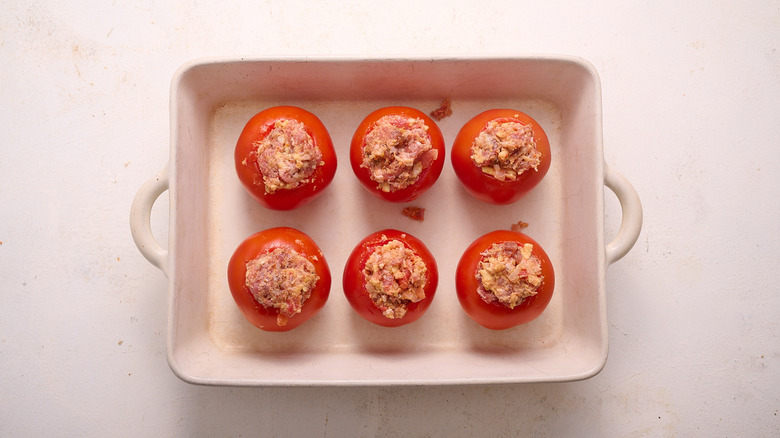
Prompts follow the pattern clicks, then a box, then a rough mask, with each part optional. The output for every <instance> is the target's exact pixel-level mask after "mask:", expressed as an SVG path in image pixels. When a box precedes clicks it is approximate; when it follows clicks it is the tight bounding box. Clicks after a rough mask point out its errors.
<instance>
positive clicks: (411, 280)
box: [363, 240, 428, 319]
mask: <svg viewBox="0 0 780 438" xmlns="http://www.w3.org/2000/svg"><path fill="white" fill-rule="evenodd" d="M427 272H428V268H427V267H426V266H425V262H424V261H423V259H422V258H421V257H420V256H419V255H417V253H415V252H414V251H413V250H411V249H409V248H407V247H406V246H404V244H403V243H401V241H400V240H391V241H390V242H388V243H386V244H384V245H382V246H380V247H378V248H376V249H375V250H374V252H373V253H371V255H370V256H369V257H368V260H367V261H366V267H365V268H364V269H363V277H364V278H365V280H366V290H367V291H368V295H369V297H371V301H373V302H374V305H376V307H378V308H379V310H381V311H382V313H383V314H384V315H385V316H386V317H387V318H390V319H396V318H403V317H404V315H406V311H407V307H408V305H409V304H411V303H416V302H418V301H420V300H423V299H424V298H425V290H424V289H425V285H426V283H427V280H428V276H427Z"/></svg>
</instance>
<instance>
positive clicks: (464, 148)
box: [452, 109, 551, 204]
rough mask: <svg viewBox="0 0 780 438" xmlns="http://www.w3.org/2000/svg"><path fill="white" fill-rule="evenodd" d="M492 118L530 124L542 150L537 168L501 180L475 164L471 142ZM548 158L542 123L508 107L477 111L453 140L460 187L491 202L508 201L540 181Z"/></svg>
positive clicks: (549, 158)
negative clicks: (461, 185) (472, 158)
mask: <svg viewBox="0 0 780 438" xmlns="http://www.w3.org/2000/svg"><path fill="white" fill-rule="evenodd" d="M492 120H495V121H498V122H503V121H514V122H519V123H522V124H523V125H528V124H530V125H531V126H532V129H533V133H534V138H535V140H536V148H537V150H538V151H539V152H541V154H542V155H541V157H540V163H539V166H537V168H536V170H534V169H529V170H527V171H525V172H523V173H521V174H520V175H519V176H518V177H517V179H516V180H513V181H500V180H498V179H496V178H494V177H492V176H491V175H488V174H486V173H484V172H483V171H482V169H481V168H480V167H479V166H477V165H476V164H474V162H473V161H472V160H471V145H472V144H473V143H474V139H475V138H476V137H477V136H478V135H479V133H480V132H482V131H483V130H484V129H485V128H486V126H487V123H488V122H490V121H492ZM550 161H551V157H550V141H549V140H548V138H547V134H546V133H545V132H544V130H543V129H542V127H541V126H539V123H537V122H536V120H534V119H533V118H531V117H530V116H529V115H527V114H524V113H521V112H520V111H515V110H511V109H493V110H488V111H485V112H483V113H481V114H478V115H477V116H476V117H474V118H473V119H471V120H469V121H468V122H466V124H465V125H463V127H462V128H461V129H460V131H459V132H458V135H457V136H456V137H455V141H454V142H453V144H452V167H453V169H454V170H455V174H456V175H458V178H459V179H460V182H461V183H462V184H463V187H464V188H465V189H466V191H467V192H469V193H470V194H471V195H473V196H474V197H476V198H477V199H479V200H481V201H484V202H489V203H492V204H511V203H512V202H515V201H517V200H518V199H520V198H522V197H523V195H525V194H526V193H527V192H528V191H529V190H531V189H532V188H534V187H535V186H536V185H537V184H539V181H541V180H542V178H543V177H544V175H545V174H546V173H547V170H549V168H550Z"/></svg>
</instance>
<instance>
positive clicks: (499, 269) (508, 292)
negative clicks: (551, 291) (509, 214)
mask: <svg viewBox="0 0 780 438" xmlns="http://www.w3.org/2000/svg"><path fill="white" fill-rule="evenodd" d="M533 249H534V246H533V245H531V244H530V243H526V244H524V245H522V246H521V245H520V244H519V243H517V242H500V243H494V244H493V245H492V246H491V247H490V248H488V249H486V250H485V251H483V252H482V254H481V256H482V259H481V260H480V262H479V266H478V267H477V274H476V278H477V282H478V283H479V286H478V287H477V293H478V294H479V296H480V297H481V298H482V300H483V301H485V302H486V303H494V302H499V303H500V304H502V305H504V306H506V307H509V308H510V309H514V308H515V306H518V305H520V304H521V303H522V302H523V301H524V300H525V299H526V298H528V297H531V296H534V295H536V293H537V290H538V289H539V286H540V285H541V284H542V281H544V277H543V276H542V264H541V262H540V261H539V258H538V257H537V256H535V255H534V254H533Z"/></svg>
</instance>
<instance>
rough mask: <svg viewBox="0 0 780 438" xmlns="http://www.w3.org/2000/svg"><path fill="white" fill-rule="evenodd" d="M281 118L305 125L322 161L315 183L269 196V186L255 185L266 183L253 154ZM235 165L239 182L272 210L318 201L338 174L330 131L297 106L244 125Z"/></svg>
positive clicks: (259, 116) (274, 109)
mask: <svg viewBox="0 0 780 438" xmlns="http://www.w3.org/2000/svg"><path fill="white" fill-rule="evenodd" d="M280 119H293V120H297V121H298V122H301V123H303V124H304V125H305V126H306V131H307V132H308V133H309V135H311V137H312V139H314V144H315V146H317V148H319V149H320V151H321V152H322V162H324V164H320V165H318V166H317V169H316V170H315V171H314V173H313V174H312V176H311V177H310V179H311V181H309V182H308V183H306V184H303V185H301V186H299V187H296V188H294V189H279V190H277V191H275V192H274V193H267V192H266V191H265V186H264V185H263V184H262V183H260V184H256V183H255V182H256V181H258V178H259V180H262V177H263V176H262V174H261V173H260V170H259V169H258V167H257V164H256V162H255V161H254V157H253V154H252V152H253V151H254V150H255V147H254V146H253V143H255V142H257V141H259V140H262V139H263V138H265V137H266V136H267V135H268V133H269V132H270V131H271V129H272V128H273V124H274V122H276V121H277V120H280ZM244 160H246V162H247V164H244ZM235 165H236V173H237V174H238V179H239V180H240V181H241V184H243V186H244V188H245V189H246V190H247V191H248V192H249V194H251V195H252V197H253V198H255V199H256V200H257V201H258V202H260V203H261V204H262V205H264V206H266V207H267V208H270V209H272V210H292V209H295V208H298V207H300V206H302V205H304V204H306V203H307V202H309V201H311V200H312V199H314V198H316V197H317V196H318V195H319V194H321V193H322V191H323V190H325V188H326V187H327V186H328V185H329V184H330V183H331V181H333V177H334V176H335V175H336V166H337V160H336V150H335V149H334V148H333V141H332V140H331V138H330V134H329V133H328V130H327V128H325V125H324V124H323V123H322V121H321V120H320V119H319V118H317V116H315V115H314V114H312V113H310V112H309V111H306V110H304V109H302V108H298V107H294V106H275V107H271V108H267V109H265V110H263V111H260V112H259V113H257V114H255V115H254V116H253V117H252V118H251V119H249V121H248V122H247V123H246V125H245V126H244V129H243V130H242V131H241V135H240V136H239V137H238V141H237V143H236V150H235Z"/></svg>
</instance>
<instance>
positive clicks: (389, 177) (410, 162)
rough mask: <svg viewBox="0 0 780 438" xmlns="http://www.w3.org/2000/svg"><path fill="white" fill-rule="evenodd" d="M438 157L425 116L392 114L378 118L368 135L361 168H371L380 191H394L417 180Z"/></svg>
mask: <svg viewBox="0 0 780 438" xmlns="http://www.w3.org/2000/svg"><path fill="white" fill-rule="evenodd" d="M438 156H439V151H437V150H436V149H434V148H433V146H432V145H431V138H430V136H429V135H428V125H426V124H425V122H424V121H423V120H422V119H416V118H414V117H404V116H399V115H395V114H391V115H387V116H384V117H382V118H380V119H379V120H377V121H376V122H375V123H374V125H373V126H372V127H371V129H370V130H369V131H368V133H367V134H366V136H365V139H364V141H363V163H362V164H361V165H360V167H364V168H366V169H368V170H369V172H370V174H371V179H372V180H374V181H376V182H377V184H378V185H377V187H378V188H379V189H380V190H382V191H384V192H394V191H396V190H401V189H404V188H406V187H409V186H410V185H412V184H414V183H415V182H417V180H418V178H419V177H420V174H421V173H422V171H423V169H425V168H427V167H428V166H430V165H431V163H432V162H433V161H434V160H436V158H437V157H438Z"/></svg>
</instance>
